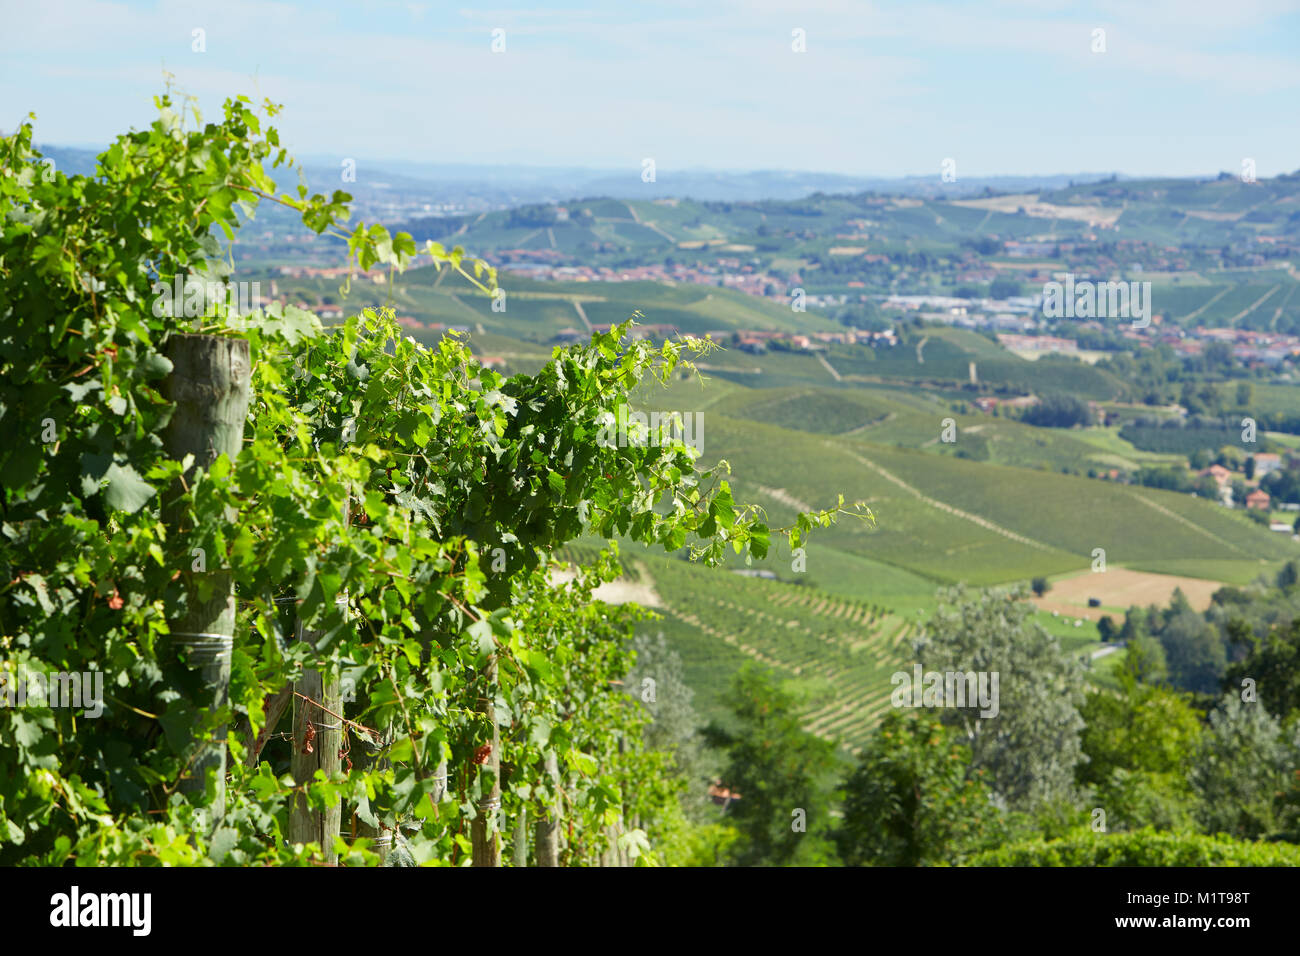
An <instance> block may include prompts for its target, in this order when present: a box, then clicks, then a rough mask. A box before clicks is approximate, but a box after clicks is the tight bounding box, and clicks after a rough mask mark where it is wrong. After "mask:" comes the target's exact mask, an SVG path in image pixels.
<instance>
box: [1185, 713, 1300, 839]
mask: <svg viewBox="0 0 1300 956" xmlns="http://www.w3.org/2000/svg"><path fill="white" fill-rule="evenodd" d="M1297 771H1300V725H1292V726H1290V727H1289V728H1285V729H1284V728H1283V727H1282V726H1281V725H1280V723H1279V722H1278V720H1277V719H1276V718H1274V717H1273V716H1271V715H1270V714H1269V713H1268V711H1267V710H1265V709H1264V707H1263V705H1262V704H1261V703H1259V702H1258V701H1243V700H1242V699H1241V696H1240V695H1238V694H1233V693H1228V694H1225V695H1224V696H1223V699H1222V700H1221V701H1220V703H1219V706H1218V707H1217V708H1216V709H1215V710H1214V711H1213V712H1212V713H1211V714H1210V721H1209V727H1208V728H1207V730H1206V732H1205V736H1204V738H1203V740H1202V745H1201V749H1200V753H1199V754H1198V759H1197V761H1196V764H1195V767H1194V769H1193V772H1192V776H1191V783H1192V786H1193V787H1194V788H1195V790H1196V793H1197V795H1198V796H1199V798H1200V811H1199V815H1200V823H1201V826H1202V828H1203V829H1204V830H1205V831H1206V832H1209V833H1226V834H1228V835H1230V836H1234V837H1238V838H1244V839H1259V838H1261V837H1264V836H1268V835H1271V834H1281V833H1290V834H1291V836H1292V838H1294V836H1295V831H1296V829H1297V827H1296V822H1297V810H1300V777H1297Z"/></svg>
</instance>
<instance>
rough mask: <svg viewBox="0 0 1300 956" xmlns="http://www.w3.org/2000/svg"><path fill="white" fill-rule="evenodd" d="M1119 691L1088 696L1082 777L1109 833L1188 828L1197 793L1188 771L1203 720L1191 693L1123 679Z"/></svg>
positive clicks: (1084, 714) (1085, 707)
mask: <svg viewBox="0 0 1300 956" xmlns="http://www.w3.org/2000/svg"><path fill="white" fill-rule="evenodd" d="M1121 685H1122V686H1121V692H1120V693H1119V694H1115V693H1112V692H1110V691H1105V690H1100V691H1093V692H1091V693H1089V694H1088V697H1087V699H1086V701H1085V702H1084V706H1083V708H1082V711H1081V713H1082V715H1083V719H1084V730H1083V738H1082V740H1083V752H1084V755H1085V756H1086V757H1087V758H1088V760H1087V762H1086V763H1083V764H1080V765H1079V768H1078V772H1077V774H1078V779H1079V781H1080V782H1081V783H1083V784H1088V785H1091V786H1092V787H1093V788H1094V790H1095V805H1096V806H1097V807H1100V808H1102V809H1103V810H1105V812H1106V826H1107V829H1110V830H1132V829H1138V828H1140V827H1143V826H1155V827H1157V828H1158V829H1162V830H1170V829H1189V828H1191V826H1192V822H1193V820H1192V809H1193V807H1194V804H1195V798H1194V795H1193V793H1192V789H1191V785H1190V784H1189V783H1188V779H1187V778H1188V774H1189V772H1190V770H1191V766H1192V763H1193V761H1194V760H1195V759H1196V757H1197V755H1198V748H1199V746H1200V739H1201V724H1200V717H1199V715H1198V714H1197V712H1196V711H1195V710H1193V709H1192V707H1191V705H1190V704H1189V703H1188V702H1187V699H1186V698H1185V696H1183V695H1180V694H1178V693H1176V692H1174V691H1171V690H1168V689H1165V688H1161V687H1155V686H1151V685H1148V684H1139V683H1136V682H1135V681H1133V680H1132V679H1122V680H1121Z"/></svg>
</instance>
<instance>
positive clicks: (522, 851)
mask: <svg viewBox="0 0 1300 956" xmlns="http://www.w3.org/2000/svg"><path fill="white" fill-rule="evenodd" d="M510 863H511V865H512V866H527V865H528V807H527V806H522V807H520V808H519V819H518V820H516V821H515V850H514V855H513V857H512V858H511V860H510Z"/></svg>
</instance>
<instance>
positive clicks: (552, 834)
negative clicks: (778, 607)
mask: <svg viewBox="0 0 1300 956" xmlns="http://www.w3.org/2000/svg"><path fill="white" fill-rule="evenodd" d="M544 767H545V771H546V775H547V776H548V777H550V780H551V786H552V787H554V788H555V792H556V793H555V802H554V803H553V804H552V805H551V806H550V807H548V808H547V810H546V812H545V813H543V814H542V815H541V816H539V817H538V818H537V833H536V836H535V841H536V844H537V847H536V850H535V853H536V856H537V865H538V866H559V865H560V796H559V789H560V771H559V763H558V761H557V760H556V759H555V752H554V751H548V752H547V754H546V762H545V764H544Z"/></svg>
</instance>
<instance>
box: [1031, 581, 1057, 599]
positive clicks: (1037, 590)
mask: <svg viewBox="0 0 1300 956" xmlns="http://www.w3.org/2000/svg"><path fill="white" fill-rule="evenodd" d="M1029 586H1030V588H1031V589H1033V592H1034V595H1035V596H1036V597H1042V596H1043V595H1044V594H1046V593H1047V592H1048V591H1050V590H1052V582H1051V581H1048V580H1047V578H1042V577H1039V578H1034V579H1033V580H1032V581H1031V582H1029Z"/></svg>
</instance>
